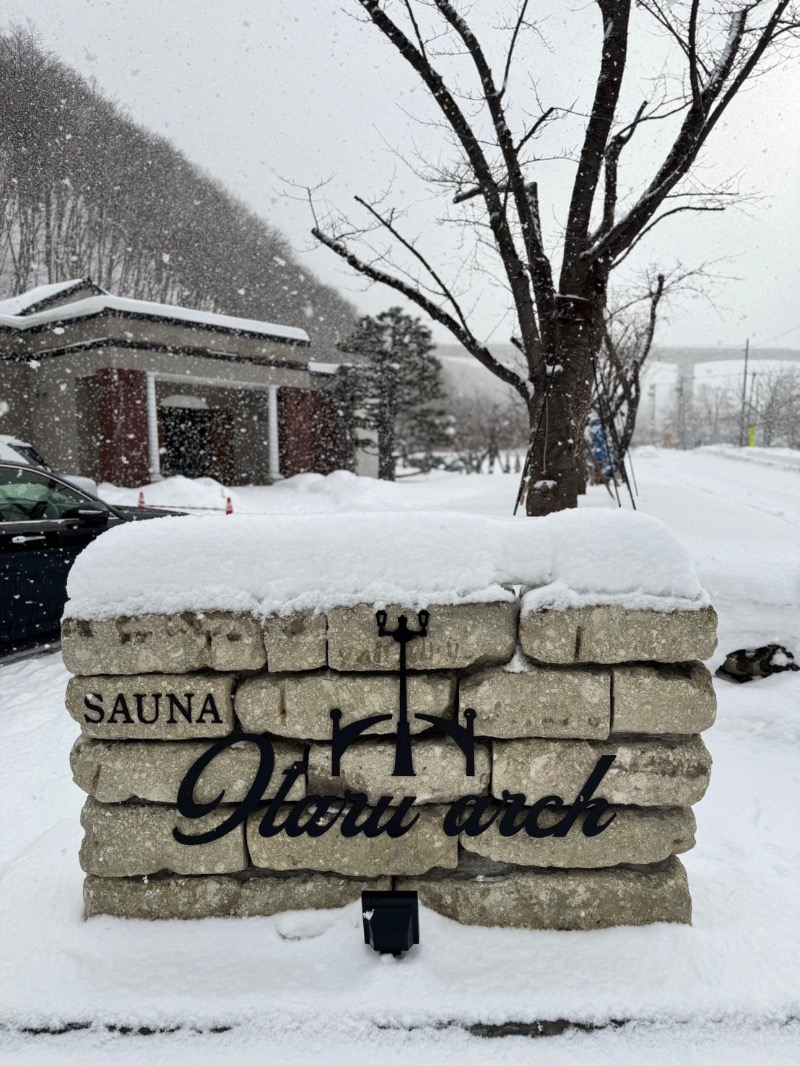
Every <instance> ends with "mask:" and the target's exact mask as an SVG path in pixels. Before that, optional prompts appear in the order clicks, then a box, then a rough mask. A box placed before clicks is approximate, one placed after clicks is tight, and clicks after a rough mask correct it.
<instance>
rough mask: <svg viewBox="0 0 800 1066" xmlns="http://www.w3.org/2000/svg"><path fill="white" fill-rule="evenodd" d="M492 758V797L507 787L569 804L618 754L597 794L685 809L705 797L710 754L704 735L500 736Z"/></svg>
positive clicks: (531, 797)
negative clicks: (606, 758)
mask: <svg viewBox="0 0 800 1066" xmlns="http://www.w3.org/2000/svg"><path fill="white" fill-rule="evenodd" d="M492 752H493V759H492V795H494V796H496V797H497V798H498V799H501V798H502V792H503V790H504V789H507V790H508V791H509V792H511V793H519V792H521V793H523V794H524V795H525V796H527V798H528V801H529V803H535V802H536V800H538V799H540V798H541V797H543V796H546V795H556V796H561V797H562V799H564V800H565V802H566V803H568V804H570V803H572V802H573V800H574V799H575V798H576V797H577V796H578V794H579V792H580V791H581V789H582V788H583V786H584V784H585V783H586V781H587V779H588V778H589V775H590V774H591V772H592V770H593V769H594V767H595V764H596V763H597V760H598V759H599V758H600V757H601V756H603V755H614V756H615V761H614V762H613V763H612V764H611V767H610V768H609V770H608V771H607V773H606V775H605V777H604V778H603V780H602V781H601V782H600V785H599V786H598V788H597V789H596V790H595V793H594V794H595V795H596V796H600V797H602V798H603V799H606V800H608V802H609V803H615V804H622V805H627V804H632V805H634V806H642V807H684V806H691V805H692V804H693V803H697V802H698V800H701V799H702V798H703V796H704V794H705V791H706V789H707V788H708V782H709V777H710V775H711V756H710V755H709V753H708V749H707V748H706V746H705V744H704V743H703V742H702V740H701V739H700V737H680V738H672V737H671V738H667V737H662V738H658V739H635V740H622V739H620V740H611V741H608V742H606V743H603V742H600V741H587V740H498V741H495V743H494V745H493V748H492Z"/></svg>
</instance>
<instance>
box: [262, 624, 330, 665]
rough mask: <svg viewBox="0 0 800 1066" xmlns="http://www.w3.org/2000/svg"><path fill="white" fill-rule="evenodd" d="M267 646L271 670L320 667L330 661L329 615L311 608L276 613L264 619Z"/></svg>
mask: <svg viewBox="0 0 800 1066" xmlns="http://www.w3.org/2000/svg"><path fill="white" fill-rule="evenodd" d="M264 646H265V648H266V652H267V669H268V670H269V671H270V673H278V672H284V671H285V672H289V671H296V670H317V669H318V668H319V667H321V666H324V665H325V663H326V661H327V620H326V618H325V615H324V614H313V613H312V612H311V611H302V612H299V613H298V614H292V615H288V616H287V617H285V618H282V617H280V616H279V615H272V616H271V617H269V618H267V620H266V621H265V623H264Z"/></svg>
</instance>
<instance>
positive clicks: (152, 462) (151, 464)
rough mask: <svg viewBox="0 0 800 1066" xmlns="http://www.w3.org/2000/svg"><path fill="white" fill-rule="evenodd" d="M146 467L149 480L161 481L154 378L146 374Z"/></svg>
mask: <svg viewBox="0 0 800 1066" xmlns="http://www.w3.org/2000/svg"><path fill="white" fill-rule="evenodd" d="M147 465H148V468H149V470H150V480H151V481H160V480H161V455H160V453H159V450H158V408H157V406H156V376H155V374H153V373H151V372H150V371H148V373H147Z"/></svg>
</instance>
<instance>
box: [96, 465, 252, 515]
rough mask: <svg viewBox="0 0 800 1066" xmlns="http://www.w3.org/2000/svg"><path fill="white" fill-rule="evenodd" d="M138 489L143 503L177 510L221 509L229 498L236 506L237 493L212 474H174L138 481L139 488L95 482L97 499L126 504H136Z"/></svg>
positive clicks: (237, 500) (223, 508) (235, 508)
mask: <svg viewBox="0 0 800 1066" xmlns="http://www.w3.org/2000/svg"><path fill="white" fill-rule="evenodd" d="M140 491H141V492H142V493H143V494H144V502H145V506H147V507H174V508H176V509H177V510H179V511H180V510H183V509H186V510H191V511H224V510H225V505H226V502H227V500H228V498H230V500H231V503H232V504H233V508H234V510H238V509H239V497H238V495H237V493H236V492H235V491H234V490H233V489H226V488H225V486H224V485H222V484H220V482H219V481H215V480H214V478H213V477H195V478H188V477H184V476H183V475H182V474H175V475H173V476H172V477H167V478H163V479H162V480H161V481H154V482H152V483H151V484H148V485H142V486H141V489H139V488H135V489H124V488H117V486H116V485H111V484H110V483H109V482H107V481H104V482H102V483H101V484H100V485H99V486H98V493H99V495H100V497H101V499H103V500H106V501H107V502H108V503H111V504H119V505H120V506H128V507H135V506H136V504H137V503H138V499H139V492H140Z"/></svg>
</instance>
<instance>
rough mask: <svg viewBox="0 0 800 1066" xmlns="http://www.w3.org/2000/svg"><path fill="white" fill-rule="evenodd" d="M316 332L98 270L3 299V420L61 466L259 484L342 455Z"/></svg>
mask: <svg viewBox="0 0 800 1066" xmlns="http://www.w3.org/2000/svg"><path fill="white" fill-rule="evenodd" d="M311 355H312V351H311V347H310V341H309V337H308V334H307V333H306V332H305V331H304V330H302V329H297V328H295V327H292V326H284V325H276V324H273V323H269V322H256V321H250V320H247V319H240V318H233V317H230V316H228V315H219V314H214V313H212V312H206V311H197V310H192V309H189V308H184V307H175V306H172V305H168V304H158V303H150V302H147V301H144V300H132V299H127V298H123V297H119V296H114V295H112V294H111V293H108V292H106V291H105V290H104V289H102V288H100V286H99V285H96V284H95V283H94V282H93V281H91V279H89V278H83V279H78V280H73V281H65V282H58V283H56V284H53V285H43V286H40V287H38V288H36V289H33V290H31V291H30V292H27V293H23V294H21V295H19V296H14V297H12V298H11V299H9V300H6V301H4V302H0V399H2V400H3V401H4V403H5V404H7V405H8V409H7V411H6V413H5V415H4V417H3V421H2V426H1V427H0V428H2V430H3V432H4V433H11V434H14V435H15V436H17V437H19V438H21V439H22V440H25V441H28V442H29V443H31V444H32V445H33V446H34V447H35V448H36V449H37V450H38V451H39V452H40V453H41V454H42V455H44V456H46V458H47V459H48V461H49V462H50V464H51V465H52V466H53V468H54V469H56V470H60V471H62V472H78V473H81V474H83V475H85V476H88V477H93V478H95V479H96V480H98V481H110V482H113V483H114V484H117V485H127V486H135V485H141V484H144V483H146V482H148V481H152V480H157V479H158V478H159V477H163V476H167V475H171V474H183V475H185V476H187V477H201V476H209V477H215V478H217V479H218V480H219V481H222V482H224V483H226V484H247V483H253V484H265V483H269V482H271V481H274V480H276V479H278V478H280V477H285V476H291V475H292V474H296V473H301V472H303V471H308V470H317V471H320V472H323V473H324V472H327V471H329V470H331V469H333V468H335V466H336V465H340V464H339V462H337V460H339V458H340V456H339V445H338V434H337V431H336V424H335V416H334V412H333V407H332V404H331V402H330V400H329V398H328V395H327V393H326V386H327V385H328V384H329V382H330V379H331V372H332V370H334V369H335V367H332V366H331V364H321V363H320V364H315V363H314V361H313V360H312V359H311Z"/></svg>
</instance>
